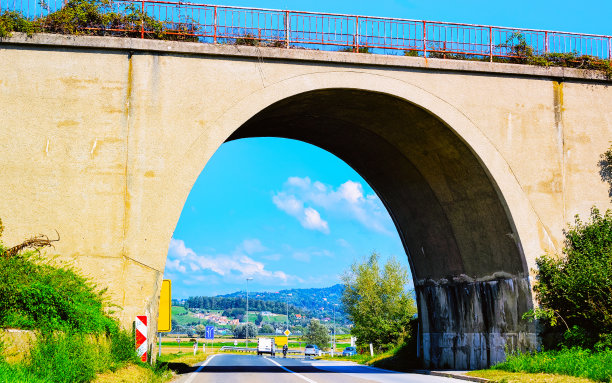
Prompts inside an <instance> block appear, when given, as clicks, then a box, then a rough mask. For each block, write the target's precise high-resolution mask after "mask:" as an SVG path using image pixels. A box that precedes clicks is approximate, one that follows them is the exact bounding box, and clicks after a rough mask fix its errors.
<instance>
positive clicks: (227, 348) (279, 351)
mask: <svg viewBox="0 0 612 383" xmlns="http://www.w3.org/2000/svg"><path fill="white" fill-rule="evenodd" d="M219 351H238V352H257V349H256V348H250V347H236V346H223V347H221V348H220V349H219ZM276 353H277V354H281V355H282V353H283V350H282V349H277V350H276ZM303 353H304V351H300V350H288V351H287V354H303Z"/></svg>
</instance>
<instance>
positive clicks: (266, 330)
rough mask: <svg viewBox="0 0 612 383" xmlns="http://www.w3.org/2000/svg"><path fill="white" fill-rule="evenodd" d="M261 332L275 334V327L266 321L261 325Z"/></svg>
mask: <svg viewBox="0 0 612 383" xmlns="http://www.w3.org/2000/svg"><path fill="white" fill-rule="evenodd" d="M260 332H261V333H262V334H273V333H274V327H272V326H271V325H269V324H268V323H266V324H264V325H263V326H261V329H260Z"/></svg>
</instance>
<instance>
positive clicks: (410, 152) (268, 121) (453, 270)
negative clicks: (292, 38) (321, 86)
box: [229, 89, 536, 368]
mask: <svg viewBox="0 0 612 383" xmlns="http://www.w3.org/2000/svg"><path fill="white" fill-rule="evenodd" d="M247 137H282V138H290V139H296V140H300V141H304V142H307V143H310V144H313V145H316V146H318V147H320V148H322V149H325V150H327V151H329V152H331V153H333V154H335V155H336V156H337V157H339V158H340V159H342V160H344V161H345V162H346V163H347V164H349V165H350V166H352V167H353V168H354V169H355V170H356V171H357V172H358V173H359V174H360V175H361V176H363V178H364V179H365V180H366V181H368V183H369V184H370V185H371V186H372V188H373V189H374V190H375V191H376V192H377V193H378V195H379V196H380V198H381V200H382V201H383V203H384V204H385V206H386V207H387V209H388V211H389V213H390V215H391V217H392V218H393V220H394V222H395V225H396V227H397V230H398V232H399V234H400V237H401V240H402V242H403V244H404V247H405V249H406V253H407V254H408V262H409V264H410V267H411V271H412V275H413V278H414V280H415V287H416V293H417V301H418V306H419V314H420V315H419V316H420V318H421V326H422V327H421V329H422V330H421V331H420V332H421V334H419V336H420V337H421V340H422V351H423V355H424V357H425V361H426V364H427V365H429V366H434V367H442V368H444V367H446V368H480V367H483V366H487V365H490V364H491V363H494V362H497V361H500V360H503V358H504V351H505V348H506V347H509V348H511V349H515V348H517V347H518V348H520V349H523V350H524V349H530V348H533V347H534V346H535V344H536V338H535V334H534V330H533V329H532V328H530V326H529V325H528V324H527V323H526V322H524V321H522V320H521V315H522V314H523V313H524V312H525V311H527V310H529V309H530V308H531V307H532V300H531V290H530V286H529V281H528V278H527V277H528V268H527V263H526V261H525V259H524V256H523V253H522V249H521V247H520V243H518V241H516V240H515V238H517V235H516V232H515V229H514V224H513V221H512V217H511V216H510V215H509V213H508V209H507V208H506V206H505V201H504V197H503V194H502V192H501V191H500V190H499V188H498V187H497V186H496V184H495V180H493V179H492V178H491V176H490V174H489V173H488V171H487V169H486V167H485V166H484V165H483V164H482V162H481V161H480V160H479V159H478V158H477V157H476V155H475V154H474V153H473V151H472V150H470V148H469V146H468V145H467V144H466V143H465V142H464V141H463V140H462V139H461V138H460V137H459V136H457V134H456V133H455V132H454V131H453V130H452V129H451V127H449V126H447V125H446V124H445V123H444V122H443V121H441V120H440V119H439V118H437V117H436V116H434V115H432V114H431V113H429V112H427V111H426V110H424V109H422V108H421V107H419V106H417V105H414V104H412V103H409V102H407V101H405V100H402V99H399V98H397V97H393V96H391V95H388V94H382V93H375V92H368V91H362V90H350V89H325V90H315V91H310V92H305V93H302V94H298V95H295V96H292V97H288V98H286V99H283V100H281V101H278V102H276V103H274V104H272V105H270V106H269V107H267V108H265V109H264V110H262V111H261V112H259V113H257V114H256V115H255V116H253V117H252V118H250V119H249V120H248V121H247V122H246V123H244V124H243V125H242V126H241V127H240V128H239V129H237V130H236V131H235V132H234V133H233V134H232V135H231V136H230V138H229V140H233V139H239V138H247Z"/></svg>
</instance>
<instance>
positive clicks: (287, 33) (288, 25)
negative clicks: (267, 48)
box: [285, 11, 291, 48]
mask: <svg viewBox="0 0 612 383" xmlns="http://www.w3.org/2000/svg"><path fill="white" fill-rule="evenodd" d="M289 27H290V24H289V11H285V48H289V40H290V38H289V31H290V30H291V29H290V28H289Z"/></svg>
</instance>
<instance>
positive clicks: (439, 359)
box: [416, 275, 538, 370]
mask: <svg viewBox="0 0 612 383" xmlns="http://www.w3.org/2000/svg"><path fill="white" fill-rule="evenodd" d="M416 294H417V300H418V302H419V308H420V310H419V311H420V312H419V315H420V320H421V324H422V329H423V330H422V351H423V362H424V364H425V367H427V368H443V369H458V370H471V369H482V368H486V367H489V366H491V365H493V364H496V363H499V362H502V361H504V359H505V353H506V352H507V351H522V352H524V351H532V350H535V349H536V348H537V347H538V337H537V334H536V329H535V323H529V322H528V321H526V320H524V319H522V315H523V314H524V313H525V312H526V311H528V310H529V309H530V308H532V307H533V306H532V302H531V300H532V298H531V289H530V285H529V280H528V278H526V277H510V276H492V277H490V278H487V279H485V280H474V279H472V278H469V277H467V276H464V275H462V276H458V277H453V278H448V279H441V280H438V281H433V280H426V281H420V282H419V284H418V285H417V286H416Z"/></svg>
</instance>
